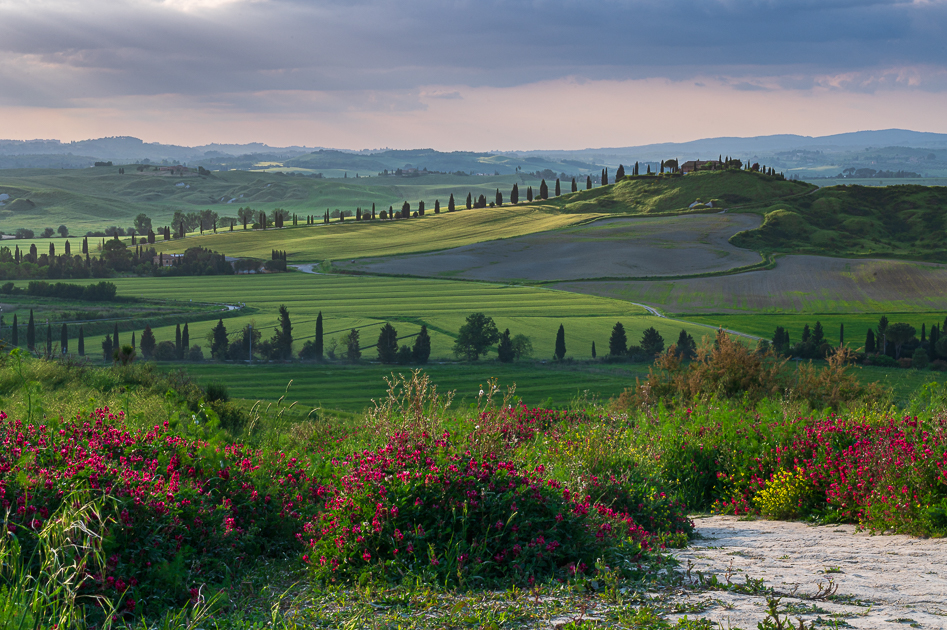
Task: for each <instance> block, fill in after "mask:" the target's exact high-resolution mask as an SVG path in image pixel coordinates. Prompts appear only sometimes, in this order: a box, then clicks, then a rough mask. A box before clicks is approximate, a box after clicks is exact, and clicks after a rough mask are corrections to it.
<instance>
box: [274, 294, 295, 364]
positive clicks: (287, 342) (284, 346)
mask: <svg viewBox="0 0 947 630" xmlns="http://www.w3.org/2000/svg"><path fill="white" fill-rule="evenodd" d="M273 345H274V346H275V347H276V352H277V355H278V357H279V358H280V359H283V360H284V361H285V360H288V359H291V358H292V356H293V325H292V322H290V320H289V309H287V308H286V305H285V304H280V307H279V327H278V328H277V329H276V334H275V335H273Z"/></svg>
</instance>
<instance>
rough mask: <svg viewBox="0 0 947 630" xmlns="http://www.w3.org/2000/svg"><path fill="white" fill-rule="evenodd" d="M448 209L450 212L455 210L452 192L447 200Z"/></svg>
mask: <svg viewBox="0 0 947 630" xmlns="http://www.w3.org/2000/svg"><path fill="white" fill-rule="evenodd" d="M447 211H448V212H453V211H454V193H451V194H450V199H449V200H448V201H447Z"/></svg>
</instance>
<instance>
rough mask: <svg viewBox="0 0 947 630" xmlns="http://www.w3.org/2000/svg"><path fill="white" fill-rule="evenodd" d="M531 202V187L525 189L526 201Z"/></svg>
mask: <svg viewBox="0 0 947 630" xmlns="http://www.w3.org/2000/svg"><path fill="white" fill-rule="evenodd" d="M532 200H533V187H532V186H527V187H526V201H532Z"/></svg>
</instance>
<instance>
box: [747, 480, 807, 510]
mask: <svg viewBox="0 0 947 630" xmlns="http://www.w3.org/2000/svg"><path fill="white" fill-rule="evenodd" d="M812 495H813V487H812V484H811V483H810V481H809V480H808V479H807V478H806V475H805V471H803V470H802V469H801V468H796V469H795V470H779V471H777V472H776V474H774V475H773V477H772V478H771V479H770V480H769V482H768V483H767V484H766V486H765V487H764V488H763V489H762V490H760V491H759V492H758V493H757V494H756V496H755V497H753V504H754V505H755V506H756V507H757V508H758V509H759V511H760V513H761V514H763V515H764V516H770V517H773V518H783V519H784V518H795V517H797V516H800V515H802V514H804V513H806V512H807V508H808V507H811V506H810V505H809V504H810V503H811V501H812Z"/></svg>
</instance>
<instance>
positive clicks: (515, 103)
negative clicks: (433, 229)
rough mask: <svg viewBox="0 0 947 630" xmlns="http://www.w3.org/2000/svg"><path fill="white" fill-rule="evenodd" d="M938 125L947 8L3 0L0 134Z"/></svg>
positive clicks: (290, 138)
mask: <svg viewBox="0 0 947 630" xmlns="http://www.w3.org/2000/svg"><path fill="white" fill-rule="evenodd" d="M888 128H903V129H913V130H917V131H933V132H941V133H947V0H913V1H912V0H904V1H896V0H888V1H883V0H876V1H868V0H596V1H594V2H592V1H584V0H583V1H578V0H531V1H530V0H522V1H519V0H507V1H503V0H454V1H451V0H442V1H436V0H400V1H397V2H395V1H390V0H347V1H344V2H343V1H335V0H329V1H306V0H0V138H13V139H33V138H57V139H61V140H82V139H86V138H96V137H103V136H121V135H130V136H136V137H138V138H141V139H143V140H145V141H146V142H163V143H173V144H182V145H192V146H193V145H200V144H205V143H212V142H220V143H246V142H265V143H267V144H269V145H271V146H289V145H305V146H322V147H335V148H347V149H370V148H382V147H391V148H418V147H431V148H435V149H439V150H475V151H487V150H514V149H524V150H525V149H581V148H589V147H618V146H632V145H640V144H647V143H655V142H681V141H687V140H694V139H698V138H707V137H716V136H744V137H746V136H757V135H769V134H776V133H797V134H802V135H810V136H816V135H827V134H832V133H843V132H848V131H858V130H865V129H888Z"/></svg>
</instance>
